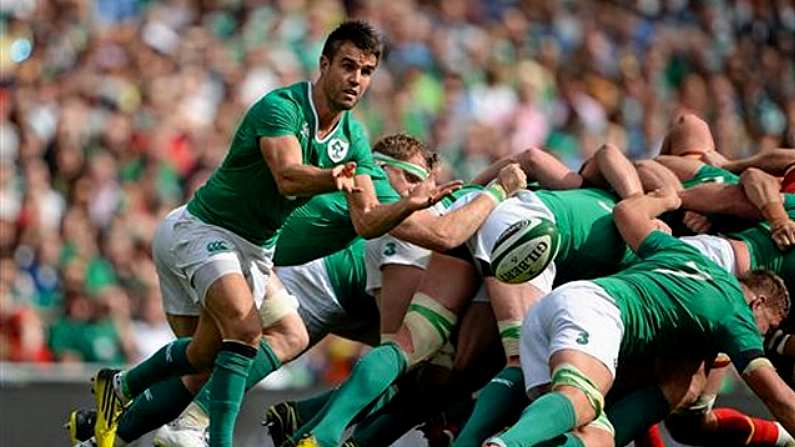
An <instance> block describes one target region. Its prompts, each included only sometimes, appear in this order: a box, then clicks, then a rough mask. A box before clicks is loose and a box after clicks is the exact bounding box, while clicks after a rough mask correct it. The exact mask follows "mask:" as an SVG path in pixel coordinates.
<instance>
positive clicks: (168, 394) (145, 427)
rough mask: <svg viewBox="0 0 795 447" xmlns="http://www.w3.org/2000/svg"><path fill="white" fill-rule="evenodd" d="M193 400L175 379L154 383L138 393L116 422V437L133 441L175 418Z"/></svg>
mask: <svg viewBox="0 0 795 447" xmlns="http://www.w3.org/2000/svg"><path fill="white" fill-rule="evenodd" d="M192 399H193V394H191V392H190V391H188V389H187V388H185V385H184V384H183V383H182V380H181V379H180V378H179V377H172V378H170V379H168V380H164V381H162V382H158V383H156V384H154V385H153V386H152V387H151V388H149V389H148V390H146V391H144V392H143V393H141V394H139V395H138V397H136V398H135V400H133V402H132V405H130V407H129V408H127V410H126V411H125V412H124V414H122V416H121V419H120V420H119V428H118V431H117V436H118V437H120V438H121V440H122V441H124V442H128V443H129V442H133V441H135V440H136V439H138V438H140V437H141V436H143V435H145V434H146V433H149V432H150V431H152V430H155V429H157V428H159V427H160V426H162V425H163V424H167V423H169V422H171V421H173V420H174V419H176V418H177V417H179V415H180V413H182V410H184V409H185V407H187V406H188V404H189V403H190V401H191V400H192Z"/></svg>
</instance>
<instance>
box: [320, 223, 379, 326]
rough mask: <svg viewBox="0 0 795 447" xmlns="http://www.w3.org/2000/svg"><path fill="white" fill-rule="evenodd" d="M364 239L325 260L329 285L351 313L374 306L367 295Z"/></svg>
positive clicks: (371, 299)
mask: <svg viewBox="0 0 795 447" xmlns="http://www.w3.org/2000/svg"><path fill="white" fill-rule="evenodd" d="M365 245H366V242H365V240H364V239H361V238H359V239H357V240H355V241H354V242H353V243H351V244H350V245H349V246H347V247H346V248H345V249H344V250H340V251H338V252H336V253H334V254H332V255H329V256H326V257H325V258H323V263H324V264H325V267H326V272H327V273H328V278H329V283H331V287H332V288H333V289H334V294H335V295H336V296H337V301H338V302H339V303H340V305H342V307H343V308H345V310H347V311H349V312H357V311H362V309H365V308H367V306H363V305H370V304H374V300H373V298H372V297H371V296H369V295H367V293H366V290H367V271H366V269H365V253H364V252H365Z"/></svg>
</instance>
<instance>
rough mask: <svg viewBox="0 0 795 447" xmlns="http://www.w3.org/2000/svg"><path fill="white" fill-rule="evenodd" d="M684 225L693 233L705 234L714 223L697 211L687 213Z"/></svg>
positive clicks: (683, 220) (683, 219) (683, 221)
mask: <svg viewBox="0 0 795 447" xmlns="http://www.w3.org/2000/svg"><path fill="white" fill-rule="evenodd" d="M682 223H684V224H685V226H686V227H687V228H689V229H690V231H692V232H693V233H696V234H704V233H707V232H708V231H709V230H710V229H711V228H712V222H710V220H709V219H708V218H707V216H705V215H703V214H699V213H697V212H695V211H685V215H684V217H683V218H682Z"/></svg>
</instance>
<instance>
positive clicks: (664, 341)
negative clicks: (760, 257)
mask: <svg viewBox="0 0 795 447" xmlns="http://www.w3.org/2000/svg"><path fill="white" fill-rule="evenodd" d="M678 206H679V199H678V198H677V196H676V195H675V194H674V193H652V194H649V195H645V196H637V197H632V198H629V199H626V200H624V201H622V202H621V203H620V204H619V205H618V206H617V207H616V208H615V210H614V213H613V215H614V219H615V221H616V225H617V226H618V228H619V231H620V232H621V234H622V236H623V237H624V239H625V240H626V242H627V244H628V245H630V246H631V247H632V248H633V250H635V251H636V252H637V254H638V255H639V257H640V258H642V261H641V262H638V263H636V264H635V265H633V266H631V267H629V268H628V269H626V270H625V271H623V272H621V273H618V274H616V275H613V276H608V277H605V278H601V279H596V280H593V281H576V282H572V283H569V284H566V285H564V286H562V287H560V288H558V289H556V290H555V291H553V292H552V293H551V294H550V295H548V296H547V297H545V299H543V300H542V301H541V302H540V303H539V304H538V305H537V306H536V307H534V308H533V309H532V310H531V311H530V313H529V314H528V315H527V317H526V319H525V321H524V323H523V328H522V329H523V331H522V342H521V343H522V344H521V362H522V370H523V373H524V376H525V386H526V388H527V391H528V395H529V397H530V398H531V400H532V401H533V402H532V403H531V404H530V405H529V406H528V407H527V408H526V409H525V411H524V412H523V414H522V416H521V418H520V419H519V421H518V422H517V423H516V424H515V425H514V426H513V427H511V428H510V429H509V430H508V431H506V432H505V433H502V434H500V435H498V436H496V437H493V438H491V439H489V440H488V441H487V442H486V445H487V446H491V447H497V446H502V447H513V446H533V445H539V444H541V445H544V444H542V443H544V442H548V443H551V444H547V445H572V446H575V445H585V444H588V445H599V446H605V445H612V444H613V434H612V432H613V428H612V426H611V424H610V422H609V421H608V420H607V417H606V416H605V414H604V411H603V410H604V399H603V396H604V395H605V394H606V393H607V391H608V390H609V389H610V388H611V386H612V384H613V379H614V376H615V368H616V366H617V364H618V361H619V355H621V356H622V361H623V360H624V359H633V360H636V361H637V360H639V359H643V358H649V356H662V355H665V354H666V352H671V351H673V350H675V349H677V348H678V347H679V346H681V342H682V340H686V341H687V345H688V349H690V350H692V351H695V352H700V353H703V355H704V358H708V357H710V356H711V355H712V356H714V354H715V352H726V353H727V354H728V355H729V356H730V358H731V359H732V362H733V363H734V365H735V367H736V368H737V369H738V370H739V371H741V372H742V374H743V378H744V380H745V381H746V382H747V383H748V384H749V385H750V387H751V389H753V390H754V392H755V393H756V394H757V395H758V396H759V397H760V398H761V399H762V400H763V401H764V403H765V404H766V405H767V406H768V408H769V409H770V410H771V412H772V413H773V414H774V415H775V416H776V418H777V419H778V420H779V421H780V422H781V423H782V425H783V426H784V427H785V428H787V429H788V430H790V431H791V430H792V429H793V428H795V393H794V392H793V391H792V390H791V389H790V388H789V387H788V386H787V385H786V384H785V383H784V382H783V381H782V379H781V378H780V377H779V376H778V374H777V373H776V371H775V369H774V368H773V367H772V365H771V364H770V362H769V361H768V360H766V359H765V358H764V357H763V341H762V336H761V335H760V333H764V332H767V330H768V328H770V327H771V326H776V325H778V324H780V322H781V321H782V320H783V319H784V318H785V317H786V315H787V314H788V312H789V296H788V293H787V291H786V288H785V287H784V285H783V283H782V281H781V280H780V278H778V277H776V276H775V275H773V274H771V273H768V272H753V273H751V274H750V275H749V276H748V277H746V278H743V279H741V280H740V281H739V282H738V281H737V280H736V279H735V278H734V277H733V276H732V275H731V274H729V273H727V272H726V271H725V270H723V269H722V268H720V267H719V266H718V265H717V264H715V263H713V262H712V261H710V260H709V259H707V258H705V257H704V256H702V255H701V254H700V253H699V252H698V251H697V250H695V249H694V248H692V247H690V246H689V245H687V244H685V243H683V242H681V241H679V240H677V239H676V238H673V237H672V236H669V235H667V234H665V233H663V232H661V231H658V230H657V229H656V228H657V223H656V222H655V217H656V216H658V215H659V214H661V213H663V212H665V211H670V210H673V209H676V208H678ZM539 421H543V423H539ZM575 429H579V430H578V432H577V434H572V433H569V432H571V431H573V430H575Z"/></svg>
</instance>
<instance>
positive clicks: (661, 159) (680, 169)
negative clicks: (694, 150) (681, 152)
mask: <svg viewBox="0 0 795 447" xmlns="http://www.w3.org/2000/svg"><path fill="white" fill-rule="evenodd" d="M654 160H655V161H656V162H658V163H660V164H661V165H663V166H665V167H666V168H668V169H669V170H670V171H671V172H673V173H674V174H675V175H676V176H677V177H678V178H679V180H682V181H684V180H690V179H691V178H693V176H695V175H696V173H697V172H698V170H699V169H701V167H702V166H704V162H702V161H700V160H695V159H692V158H685V157H677V156H674V155H660V156H658V157H657V158H655V159H654Z"/></svg>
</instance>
